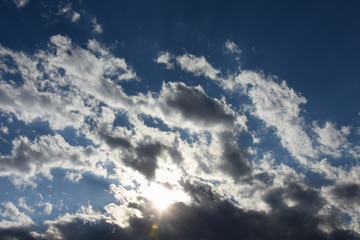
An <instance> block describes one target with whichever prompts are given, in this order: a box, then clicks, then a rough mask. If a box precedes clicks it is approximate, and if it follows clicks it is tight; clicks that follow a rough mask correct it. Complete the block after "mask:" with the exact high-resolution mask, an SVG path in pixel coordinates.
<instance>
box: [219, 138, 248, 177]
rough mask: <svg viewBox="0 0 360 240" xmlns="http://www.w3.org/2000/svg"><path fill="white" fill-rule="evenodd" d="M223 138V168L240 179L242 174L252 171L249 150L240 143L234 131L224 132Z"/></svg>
mask: <svg viewBox="0 0 360 240" xmlns="http://www.w3.org/2000/svg"><path fill="white" fill-rule="evenodd" d="M221 140H222V143H223V153H222V158H223V164H222V169H223V170H224V171H225V172H227V173H229V174H230V175H231V176H232V177H233V178H234V180H238V179H239V177H240V176H244V175H246V174H248V173H250V170H251V168H250V164H249V161H248V158H247V152H246V150H245V149H243V148H242V147H241V146H240V145H239V144H238V142H237V139H236V136H235V135H234V133H233V132H224V133H222V134H221Z"/></svg>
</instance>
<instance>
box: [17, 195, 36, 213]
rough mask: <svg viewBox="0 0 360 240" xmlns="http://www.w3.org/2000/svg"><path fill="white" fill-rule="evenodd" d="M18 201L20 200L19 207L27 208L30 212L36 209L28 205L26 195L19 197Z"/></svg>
mask: <svg viewBox="0 0 360 240" xmlns="http://www.w3.org/2000/svg"><path fill="white" fill-rule="evenodd" d="M18 201H19V207H21V208H23V209H25V210H26V211H28V212H34V209H33V208H31V207H29V206H28V205H27V203H26V200H25V197H21V198H19V199H18Z"/></svg>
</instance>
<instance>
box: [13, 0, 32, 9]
mask: <svg viewBox="0 0 360 240" xmlns="http://www.w3.org/2000/svg"><path fill="white" fill-rule="evenodd" d="M14 3H15V5H16V7H18V8H22V7H25V6H26V4H28V3H29V0H14Z"/></svg>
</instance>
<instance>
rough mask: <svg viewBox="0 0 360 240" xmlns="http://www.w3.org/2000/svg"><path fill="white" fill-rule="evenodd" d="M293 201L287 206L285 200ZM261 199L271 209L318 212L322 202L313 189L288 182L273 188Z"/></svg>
mask: <svg viewBox="0 0 360 240" xmlns="http://www.w3.org/2000/svg"><path fill="white" fill-rule="evenodd" d="M286 199H289V200H292V201H293V202H295V205H294V206H290V207H289V206H288V205H287V204H286V203H285V200H286ZM263 200H264V201H265V202H266V203H267V204H268V205H269V206H270V207H271V208H272V209H273V210H282V211H283V210H286V209H288V210H292V211H301V212H312V213H316V212H318V211H319V210H320V209H321V207H322V206H323V204H324V200H323V199H322V198H321V197H320V194H319V193H318V192H317V191H315V190H313V189H304V188H303V187H300V186H299V185H298V184H297V183H293V182H291V183H289V184H287V185H286V187H284V188H274V189H271V190H270V191H268V192H267V193H266V194H264V196H263Z"/></svg>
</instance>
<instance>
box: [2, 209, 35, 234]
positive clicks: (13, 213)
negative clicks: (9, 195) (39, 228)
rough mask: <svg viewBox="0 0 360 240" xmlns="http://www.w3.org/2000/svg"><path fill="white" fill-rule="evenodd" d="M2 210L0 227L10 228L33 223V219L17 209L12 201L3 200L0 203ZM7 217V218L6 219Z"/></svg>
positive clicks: (27, 225)
mask: <svg viewBox="0 0 360 240" xmlns="http://www.w3.org/2000/svg"><path fill="white" fill-rule="evenodd" d="M1 206H2V208H3V209H2V211H1V212H0V215H1V217H2V218H3V220H2V221H0V229H1V230H2V229H11V228H20V227H29V226H31V225H34V224H35V223H34V222H33V220H32V219H31V218H30V217H29V216H28V215H26V214H25V213H22V212H20V211H19V209H18V208H17V207H16V206H15V205H14V204H13V203H12V202H3V203H1ZM6 218H8V219H9V220H6Z"/></svg>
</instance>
